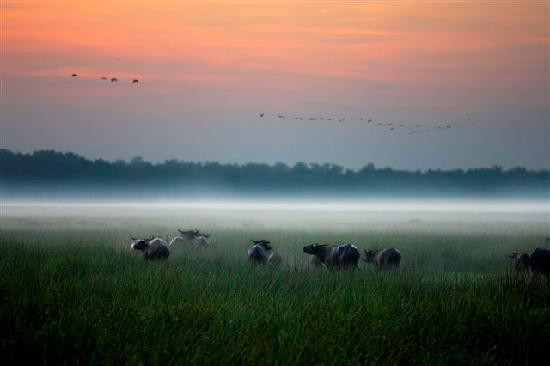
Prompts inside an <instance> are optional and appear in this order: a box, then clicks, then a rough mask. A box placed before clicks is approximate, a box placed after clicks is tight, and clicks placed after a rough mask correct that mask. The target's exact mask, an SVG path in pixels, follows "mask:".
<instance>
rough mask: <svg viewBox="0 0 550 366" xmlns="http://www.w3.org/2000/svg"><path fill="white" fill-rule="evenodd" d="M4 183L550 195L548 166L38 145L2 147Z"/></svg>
mask: <svg viewBox="0 0 550 366" xmlns="http://www.w3.org/2000/svg"><path fill="white" fill-rule="evenodd" d="M0 186H1V187H2V188H3V189H4V191H13V190H16V189H18V188H21V189H23V188H25V187H32V189H44V190H52V189H53V190H58V191H61V190H64V189H67V190H71V189H73V190H76V189H77V188H78V187H80V188H86V189H88V188H90V189H91V188H92V187H93V188H94V189H106V190H128V191H131V190H138V191H146V190H163V189H167V190H168V191H170V192H176V191H178V190H180V189H181V190H187V191H201V190H212V191H215V190H226V191H230V192H237V193H244V194H246V193H254V192H260V193H261V192H273V193H291V194H292V193H295V194H303V193H315V192H325V191H326V192H333V193H338V194H342V195H345V194H350V193H352V194H355V193H367V194H368V193H374V194H377V193H392V194H400V193H403V194H408V193H419V192H422V193H426V192H432V193H436V194H437V193H438V192H439V193H449V192H454V193H457V194H462V193H473V194H476V193H479V194H487V193H496V194H498V193H509V192H533V193H536V194H538V195H540V194H544V195H548V192H549V188H550V171H548V170H528V169H525V168H522V167H517V168H513V169H508V170H504V169H502V168H501V167H500V166H496V165H495V166H493V167H490V168H474V169H467V170H462V169H455V170H440V169H428V170H425V171H420V170H416V171H407V170H395V169H391V168H376V167H375V166H374V164H372V163H369V164H368V165H366V166H364V167H363V168H361V169H358V170H352V169H346V168H343V167H341V166H339V165H335V164H328V163H325V164H318V163H303V162H300V163H296V164H294V165H293V166H289V165H287V164H284V163H276V164H274V165H269V164H261V163H247V164H220V163H217V162H202V163H198V162H189V161H182V160H166V161H165V162H163V163H157V164H153V163H150V162H147V161H144V160H143V159H142V158H141V157H135V158H133V159H132V160H131V161H129V162H126V161H122V160H117V161H114V162H109V161H105V160H102V159H97V160H90V159H87V158H84V157H82V156H79V155H77V154H74V153H70V152H68V153H62V152H57V151H53V150H40V151H35V152H34V153H32V154H22V153H15V152H12V151H9V150H6V149H2V150H0Z"/></svg>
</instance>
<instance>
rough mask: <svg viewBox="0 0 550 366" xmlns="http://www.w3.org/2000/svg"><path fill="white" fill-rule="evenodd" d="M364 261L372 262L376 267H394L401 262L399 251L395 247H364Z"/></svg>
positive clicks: (397, 266)
mask: <svg viewBox="0 0 550 366" xmlns="http://www.w3.org/2000/svg"><path fill="white" fill-rule="evenodd" d="M364 261H365V262H367V263H372V264H373V265H374V266H375V267H376V268H378V269H396V268H399V264H400V263H401V252H400V251H399V249H397V248H385V249H378V250H366V249H365V259H364Z"/></svg>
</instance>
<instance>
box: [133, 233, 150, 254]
mask: <svg viewBox="0 0 550 366" xmlns="http://www.w3.org/2000/svg"><path fill="white" fill-rule="evenodd" d="M130 239H132V245H131V246H130V247H131V248H132V249H135V250H140V251H144V250H145V249H147V248H149V242H150V241H151V240H153V237H151V238H149V239H138V238H134V237H133V236H131V237H130Z"/></svg>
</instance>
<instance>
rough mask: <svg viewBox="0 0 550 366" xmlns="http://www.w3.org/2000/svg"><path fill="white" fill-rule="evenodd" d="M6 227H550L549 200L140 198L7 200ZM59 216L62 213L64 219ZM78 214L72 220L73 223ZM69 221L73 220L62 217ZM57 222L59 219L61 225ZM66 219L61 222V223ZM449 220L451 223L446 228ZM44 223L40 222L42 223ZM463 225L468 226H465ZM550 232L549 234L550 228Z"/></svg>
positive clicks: (3, 204)
mask: <svg viewBox="0 0 550 366" xmlns="http://www.w3.org/2000/svg"><path fill="white" fill-rule="evenodd" d="M1 216H2V226H4V227H14V228H15V227H32V226H33V225H34V224H40V223H42V224H43V223H44V222H48V220H52V221H50V223H52V224H53V226H54V227H59V225H61V226H64V225H65V226H66V225H69V226H70V225H74V226H75V227H86V226H87V225H91V226H92V227H94V225H95V226H98V227H101V226H102V225H106V226H109V225H116V224H124V225H138V224H139V225H144V224H148V225H150V224H151V223H155V225H160V226H161V227H166V228H172V229H174V230H175V229H176V228H177V227H184V228H186V227H187V228H188V227H195V226H198V227H201V228H262V227H263V228H296V229H316V230H318V229H327V230H328V229H330V230H338V229H341V230H373V229H375V230H384V228H386V229H387V230H413V231H416V230H436V231H437V230H439V229H438V228H440V229H441V230H444V231H446V232H449V231H452V230H453V227H452V225H451V226H449V225H448V224H450V223H451V224H452V223H456V224H464V225H468V224H473V225H474V226H472V228H474V227H477V228H478V229H483V224H484V223H511V224H513V223H517V224H521V223H534V224H540V226H541V230H542V231H549V230H550V228H548V223H549V222H550V208H549V205H548V201H547V200H503V199H501V200H494V199H492V200H488V199H485V200H472V199H396V200H390V199H385V200H382V199H377V200H338V201H336V200H327V199H319V200H268V199H264V200H210V201H199V200H189V201H157V202H151V203H140V202H129V201H126V202H101V203H98V202H91V201H88V202H67V201H65V202H30V201H26V202H22V201H5V202H3V203H2V206H1ZM59 219H62V220H61V221H59ZM71 219H72V221H71ZM63 220H68V221H65V222H64V221H63ZM54 223H55V224H54ZM60 223H61V224H60ZM441 224H444V226H441ZM37 227H40V225H38V226H37ZM462 230H468V228H467V227H463V228H462ZM549 234H550V232H549Z"/></svg>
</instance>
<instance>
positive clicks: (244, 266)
mask: <svg viewBox="0 0 550 366" xmlns="http://www.w3.org/2000/svg"><path fill="white" fill-rule="evenodd" d="M21 220H22V221H21ZM57 220H58V221H55V220H53V219H51V220H46V219H43V218H37V219H34V221H33V220H31V219H20V220H19V221H18V220H16V219H13V218H12V219H5V220H4V221H3V225H2V230H1V232H0V234H1V235H0V248H1V252H0V325H1V326H0V361H2V360H3V361H4V362H2V364H6V363H5V362H8V363H14V362H17V361H21V360H23V359H30V360H33V361H36V362H39V363H48V364H61V363H69V364H76V363H80V364H176V363H177V364H198V365H208V364H214V365H217V364H304V363H307V364H327V365H344V364H404V365H409V364H453V365H456V364H464V365H485V364H487V365H489V364H513V365H517V364H537V363H538V364H541V363H540V361H538V362H537V360H540V358H538V357H542V355H547V354H548V353H547V352H548V349H549V348H548V347H550V280H549V279H548V278H538V277H531V276H524V275H517V274H514V273H513V272H511V271H510V269H511V265H510V263H509V261H508V259H507V258H506V255H507V254H509V253H510V252H511V251H513V250H518V249H532V248H533V247H535V246H537V245H541V244H542V243H543V237H544V236H545V235H548V233H547V232H546V230H548V226H547V225H546V224H529V223H523V224H510V223H508V224H498V223H492V224H490V225H481V224H480V225H471V226H468V225H466V224H461V225H458V226H457V225H453V224H437V226H431V225H427V224H419V225H416V226H412V225H408V224H404V225H386V226H383V225H380V226H378V227H372V229H369V230H367V229H362V230H358V231H349V232H344V231H334V230H330V229H318V228H316V229H312V230H307V229H304V230H297V229H287V230H283V229H275V228H268V229H266V228H252V227H251V228H242V227H241V228H238V229H227V228H217V227H216V226H215V225H212V226H211V227H210V228H209V230H206V231H207V232H210V233H211V234H212V238H213V240H212V245H211V247H209V248H198V247H194V246H190V247H187V248H178V249H177V250H174V251H173V252H172V254H171V258H170V259H169V260H168V261H167V262H163V263H145V262H144V261H143V260H142V259H141V257H140V256H139V255H138V253H135V252H132V251H131V250H130V248H129V245H130V241H129V238H128V235H129V234H130V233H132V234H134V235H146V234H149V233H159V234H164V233H169V234H171V235H172V234H175V233H174V231H175V230H172V231H171V232H168V231H167V230H168V227H172V226H170V225H171V224H170V225H169V224H168V223H167V222H166V221H162V220H158V219H156V220H149V221H148V220H142V221H140V222H139V223H137V224H136V223H128V222H126V221H122V220H120V219H118V221H117V219H112V220H106V221H104V222H102V221H101V220H91V219H87V218H82V219H78V220H80V221H78V220H77V219H70V220H62V219H57ZM31 224H32V225H31ZM174 229H175V228H174ZM257 238H267V239H270V240H272V241H273V243H274V247H275V248H276V250H277V251H279V252H280V253H281V254H282V255H283V257H284V258H285V264H284V265H282V266H281V267H280V268H272V267H270V266H266V267H253V266H250V265H248V263H247V262H246V258H245V252H246V248H247V245H248V240H249V239H257ZM311 242H326V243H329V244H331V243H343V242H354V243H356V244H357V245H358V246H359V247H360V248H367V247H374V246H378V247H382V246H384V247H386V246H396V247H398V248H400V250H401V252H402V254H403V260H402V269H401V270H400V271H399V272H398V273H384V272H382V273H381V272H377V271H375V270H374V269H372V268H371V267H368V266H366V265H364V264H363V263H361V265H360V268H359V269H358V270H357V271H348V272H340V271H323V270H317V269H312V268H309V267H308V265H307V260H308V259H309V257H308V256H307V255H306V254H304V253H302V246H303V245H305V244H308V243H311ZM546 359H547V358H546Z"/></svg>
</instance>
